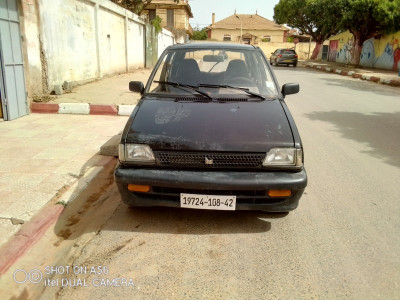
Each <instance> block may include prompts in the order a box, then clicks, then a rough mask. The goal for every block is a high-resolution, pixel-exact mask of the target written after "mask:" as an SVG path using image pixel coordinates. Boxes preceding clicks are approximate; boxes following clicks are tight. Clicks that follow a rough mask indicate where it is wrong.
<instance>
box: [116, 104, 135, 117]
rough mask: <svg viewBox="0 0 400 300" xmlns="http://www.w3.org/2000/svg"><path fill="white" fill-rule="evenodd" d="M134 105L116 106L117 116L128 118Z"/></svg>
mask: <svg viewBox="0 0 400 300" xmlns="http://www.w3.org/2000/svg"><path fill="white" fill-rule="evenodd" d="M135 107H136V105H118V115H119V116H130V115H131V114H132V111H133V110H134V109H135Z"/></svg>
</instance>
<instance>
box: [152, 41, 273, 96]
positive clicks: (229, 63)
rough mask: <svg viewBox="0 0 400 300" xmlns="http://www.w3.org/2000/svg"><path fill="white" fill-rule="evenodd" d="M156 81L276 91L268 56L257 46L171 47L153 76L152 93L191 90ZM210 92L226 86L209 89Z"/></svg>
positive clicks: (263, 92)
mask: <svg viewBox="0 0 400 300" xmlns="http://www.w3.org/2000/svg"><path fill="white" fill-rule="evenodd" d="M155 81H161V82H166V81H167V82H173V83H179V84H183V85H190V86H195V87H198V86H199V85H230V86H234V87H244V88H248V89H249V90H250V91H252V92H254V93H262V94H268V95H271V94H272V95H277V89H276V87H275V84H274V82H273V79H272V76H271V74H270V71H269V69H268V67H267V64H266V62H265V59H264V58H263V56H262V55H261V53H260V52H259V51H254V50H251V51H249V50H236V49H235V50H229V49H226V50H220V49H187V50H183V49H179V50H174V49H172V50H170V51H168V52H167V53H166V54H165V55H164V56H163V57H162V58H161V63H160V64H159V65H158V66H157V69H156V72H155V76H154V78H152V79H151V80H150V86H149V88H148V91H149V92H150V93H165V94H183V93H190V91H186V90H185V89H182V88H181V87H177V86H176V85H175V86H174V85H166V84H160V83H157V82H155ZM207 92H209V93H225V94H226V90H225V91H222V90H218V89H215V88H214V89H211V90H210V89H209V90H207Z"/></svg>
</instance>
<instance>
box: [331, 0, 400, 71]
mask: <svg viewBox="0 0 400 300" xmlns="http://www.w3.org/2000/svg"><path fill="white" fill-rule="evenodd" d="M336 1H340V2H342V5H341V8H342V12H341V18H340V21H339V26H340V27H341V28H342V29H343V30H349V31H350V32H351V33H352V34H353V42H354V44H353V48H352V49H351V62H350V63H351V64H353V65H358V64H359V63H360V55H361V50H362V46H363V43H364V42H365V41H366V40H368V39H370V38H372V37H374V36H376V35H379V34H388V33H393V32H396V31H399V30H400V0H336Z"/></svg>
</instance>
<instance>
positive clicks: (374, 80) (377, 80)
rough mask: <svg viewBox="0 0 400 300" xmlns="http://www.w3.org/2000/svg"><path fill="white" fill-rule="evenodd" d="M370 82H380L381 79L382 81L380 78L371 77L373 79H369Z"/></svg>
mask: <svg viewBox="0 0 400 300" xmlns="http://www.w3.org/2000/svg"><path fill="white" fill-rule="evenodd" d="M369 80H370V81H373V82H379V81H380V80H381V79H380V78H379V77H375V76H371V77H370V78H369Z"/></svg>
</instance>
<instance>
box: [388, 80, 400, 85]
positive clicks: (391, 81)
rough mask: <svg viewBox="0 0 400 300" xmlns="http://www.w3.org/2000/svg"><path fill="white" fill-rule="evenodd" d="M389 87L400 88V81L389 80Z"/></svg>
mask: <svg viewBox="0 0 400 300" xmlns="http://www.w3.org/2000/svg"><path fill="white" fill-rule="evenodd" d="M390 85H391V86H400V80H390Z"/></svg>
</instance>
